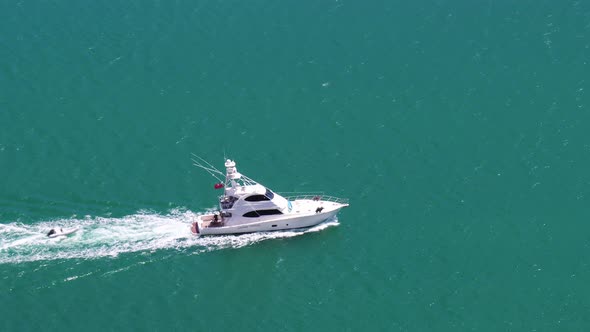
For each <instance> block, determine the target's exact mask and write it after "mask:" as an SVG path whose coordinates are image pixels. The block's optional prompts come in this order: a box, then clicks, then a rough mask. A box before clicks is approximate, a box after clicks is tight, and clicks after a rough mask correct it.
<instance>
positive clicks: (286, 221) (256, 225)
mask: <svg viewBox="0 0 590 332" xmlns="http://www.w3.org/2000/svg"><path fill="white" fill-rule="evenodd" d="M342 207H344V206H342ZM342 207H339V208H337V209H334V210H331V211H326V212H323V213H314V214H302V215H298V216H293V215H285V216H281V217H278V218H269V219H266V220H261V221H256V222H251V223H240V224H236V225H225V226H217V227H215V226H208V227H203V226H202V225H203V223H202V221H201V220H199V221H197V222H195V224H196V225H195V224H193V228H192V230H193V233H195V232H197V234H199V235H223V234H242V233H254V232H270V231H280V230H288V229H298V228H309V227H312V226H315V225H317V224H320V223H322V222H324V221H326V220H328V219H330V218H332V217H333V216H335V215H336V214H337V213H338V211H340V209H341V208H342Z"/></svg>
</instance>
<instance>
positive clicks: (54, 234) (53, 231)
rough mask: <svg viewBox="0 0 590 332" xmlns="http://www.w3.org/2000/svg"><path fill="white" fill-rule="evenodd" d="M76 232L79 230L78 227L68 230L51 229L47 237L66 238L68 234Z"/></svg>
mask: <svg viewBox="0 0 590 332" xmlns="http://www.w3.org/2000/svg"><path fill="white" fill-rule="evenodd" d="M78 230H79V228H78V227H74V228H70V229H63V228H59V229H57V228H56V229H51V230H50V231H49V233H47V237H49V238H54V237H58V236H68V235H70V234H74V233H76V232H77V231H78Z"/></svg>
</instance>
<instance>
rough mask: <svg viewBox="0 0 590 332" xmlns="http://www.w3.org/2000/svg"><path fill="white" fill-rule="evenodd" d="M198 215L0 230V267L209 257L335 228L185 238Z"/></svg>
mask: <svg viewBox="0 0 590 332" xmlns="http://www.w3.org/2000/svg"><path fill="white" fill-rule="evenodd" d="M197 215H198V214H196V213H194V212H191V211H178V210H175V211H171V212H170V213H169V214H165V215H161V214H157V213H149V212H140V213H137V214H134V215H130V216H125V217H121V218H103V217H89V216H87V217H85V218H81V219H77V218H68V219H58V220H51V221H43V222H38V223H34V224H22V223H9V224H0V264H6V263H21V262H31V261H42V260H54V259H94V258H101V257H116V256H118V255H119V254H122V253H131V252H140V251H147V252H150V251H156V250H160V249H178V250H181V249H185V248H189V247H195V249H197V251H199V252H204V251H212V250H217V249H223V248H241V247H244V246H247V245H250V244H253V243H257V242H260V241H264V240H268V239H279V238H289V237H294V236H299V235H302V234H305V233H309V232H317V231H320V230H322V229H325V228H328V227H331V226H337V225H338V220H337V219H336V218H333V219H330V220H328V221H326V222H324V223H322V224H319V225H317V226H315V227H312V228H309V229H307V230H304V231H301V230H296V231H275V232H267V233H251V234H243V235H226V236H215V237H196V236H193V235H192V234H191V232H190V225H191V222H192V221H193V220H194V219H195V218H196V217H197ZM60 227H61V228H64V229H66V228H72V227H79V228H80V230H79V231H78V232H76V233H74V234H73V235H70V236H69V237H58V238H53V239H50V238H48V237H47V236H46V233H47V232H48V231H49V230H50V229H52V228H60Z"/></svg>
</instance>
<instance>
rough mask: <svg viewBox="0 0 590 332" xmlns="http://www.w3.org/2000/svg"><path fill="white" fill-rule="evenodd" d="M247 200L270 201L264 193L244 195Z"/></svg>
mask: <svg viewBox="0 0 590 332" xmlns="http://www.w3.org/2000/svg"><path fill="white" fill-rule="evenodd" d="M246 201H247V202H262V201H270V199H269V198H268V197H266V196H264V195H252V196H248V197H246Z"/></svg>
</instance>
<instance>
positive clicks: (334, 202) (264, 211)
mask: <svg viewBox="0 0 590 332" xmlns="http://www.w3.org/2000/svg"><path fill="white" fill-rule="evenodd" d="M199 159H201V158H199ZM193 161H194V162H195V165H196V166H198V167H201V168H203V169H205V170H206V171H208V172H209V173H210V174H211V175H213V176H215V177H216V178H217V176H216V175H215V174H217V175H223V173H221V172H220V171H218V170H217V169H215V168H214V167H213V166H212V165H211V164H209V163H207V162H206V161H204V160H203V159H201V161H203V162H204V163H205V164H203V163H202V162H201V161H196V160H193ZM225 169H226V172H225V181H223V183H219V184H216V185H215V187H216V188H218V189H220V188H223V190H224V193H223V195H222V196H220V197H219V211H217V212H215V213H212V214H207V215H202V216H199V217H198V218H197V221H196V222H194V223H193V225H192V232H193V233H194V234H199V235H213V234H237V233H251V232H265V231H275V230H284V229H294V228H306V227H311V226H314V225H317V224H319V223H321V222H323V221H325V220H327V219H329V218H331V217H333V216H334V215H336V213H338V211H340V209H342V208H343V207H346V206H348V201H347V200H345V199H340V198H335V197H330V196H325V195H317V194H314V195H299V196H294V197H283V196H281V195H279V194H277V193H274V192H273V191H271V190H270V189H268V188H266V187H265V186H263V185H261V184H259V183H257V182H256V181H254V180H252V179H250V178H248V177H247V176H245V175H243V174H240V173H239V172H238V170H237V168H236V163H235V162H234V161H232V160H229V159H228V160H226V162H225Z"/></svg>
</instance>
